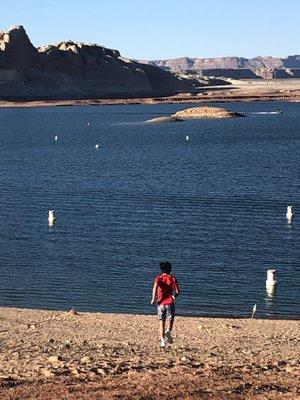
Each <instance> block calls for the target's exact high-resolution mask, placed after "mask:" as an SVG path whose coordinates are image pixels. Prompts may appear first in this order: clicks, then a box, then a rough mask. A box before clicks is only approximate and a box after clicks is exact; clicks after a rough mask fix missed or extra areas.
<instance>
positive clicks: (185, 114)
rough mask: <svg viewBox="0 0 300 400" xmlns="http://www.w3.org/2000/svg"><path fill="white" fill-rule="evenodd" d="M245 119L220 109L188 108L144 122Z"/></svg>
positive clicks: (240, 115)
mask: <svg viewBox="0 0 300 400" xmlns="http://www.w3.org/2000/svg"><path fill="white" fill-rule="evenodd" d="M236 117H245V115H244V114H241V113H238V112H234V111H230V110H227V109H226V108H221V107H207V106H202V107H190V108H186V109H185V110H182V111H177V112H176V113H175V114H173V115H170V116H167V117H157V118H152V119H149V120H148V121H146V122H147V123H152V124H153V123H162V122H178V121H184V120H187V119H202V118H206V119H207V118H209V119H212V118H236Z"/></svg>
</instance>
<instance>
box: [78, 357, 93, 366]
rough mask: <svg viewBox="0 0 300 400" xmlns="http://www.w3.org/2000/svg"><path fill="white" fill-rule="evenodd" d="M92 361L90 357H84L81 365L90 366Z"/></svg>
mask: <svg viewBox="0 0 300 400" xmlns="http://www.w3.org/2000/svg"><path fill="white" fill-rule="evenodd" d="M91 361H92V359H91V357H89V356H84V357H82V359H81V360H80V362H81V364H89V363H90V362H91Z"/></svg>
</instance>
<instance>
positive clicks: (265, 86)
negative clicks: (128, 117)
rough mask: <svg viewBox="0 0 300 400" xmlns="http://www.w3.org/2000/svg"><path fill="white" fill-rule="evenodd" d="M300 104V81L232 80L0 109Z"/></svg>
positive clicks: (13, 102) (2, 103)
mask: <svg viewBox="0 0 300 400" xmlns="http://www.w3.org/2000/svg"><path fill="white" fill-rule="evenodd" d="M261 101H264V102H267V101H269V102H277V101H288V102H295V103H298V102H300V79H291V80H288V79H286V80H284V79H277V80H276V79H274V80H271V81H268V80H266V81H263V80H262V81H260V80H256V81H255V80H254V81H251V80H240V81H237V80H232V82H231V84H230V85H224V86H216V87H213V86H211V87H209V86H207V87H201V88H198V90H197V91H195V92H193V93H189V92H186V93H178V94H175V95H170V96H152V97H135V98H134V97H133V98H126V97H124V96H123V97H121V98H90V99H88V98H86V99H52V100H51V99H48V100H47V99H44V100H42V99H40V100H34V99H31V100H30V99H27V100H24V99H22V100H20V99H19V100H18V99H6V100H3V99H2V100H0V108H12V107H16V108H20V107H64V106H65V107H66V106H67V107H72V106H103V105H130V104H133V105H136V104H142V105H143V104H144V105H151V104H189V103H203V104H206V103H227V102H261Z"/></svg>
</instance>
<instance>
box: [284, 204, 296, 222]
mask: <svg viewBox="0 0 300 400" xmlns="http://www.w3.org/2000/svg"><path fill="white" fill-rule="evenodd" d="M285 215H286V219H287V220H288V223H289V224H290V223H291V222H292V219H293V217H294V213H293V206H287V208H286V214H285Z"/></svg>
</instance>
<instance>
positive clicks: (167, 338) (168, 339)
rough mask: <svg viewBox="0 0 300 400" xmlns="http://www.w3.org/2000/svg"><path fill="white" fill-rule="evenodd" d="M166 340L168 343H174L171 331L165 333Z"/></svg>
mask: <svg viewBox="0 0 300 400" xmlns="http://www.w3.org/2000/svg"><path fill="white" fill-rule="evenodd" d="M165 339H166V342H167V343H170V344H172V343H173V338H172V336H171V332H170V331H166V332H165Z"/></svg>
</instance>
